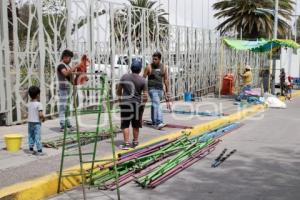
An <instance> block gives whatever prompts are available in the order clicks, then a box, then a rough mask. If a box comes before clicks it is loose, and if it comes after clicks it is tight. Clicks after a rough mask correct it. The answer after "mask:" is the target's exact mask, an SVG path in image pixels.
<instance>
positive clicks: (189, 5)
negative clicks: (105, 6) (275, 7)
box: [110, 0, 300, 29]
mask: <svg viewBox="0 0 300 200" xmlns="http://www.w3.org/2000/svg"><path fill="white" fill-rule="evenodd" d="M110 1H114V2H121V3H125V2H127V0H110ZM217 1H218V0H157V2H159V3H160V4H162V7H163V8H164V9H165V10H166V11H168V10H169V13H170V23H171V24H177V25H182V26H183V25H187V26H192V25H193V26H194V27H199V28H204V29H214V28H215V27H216V26H217V25H218V24H219V23H220V21H219V20H217V19H215V18H214V17H213V15H214V13H215V11H214V10H213V8H212V5H213V4H214V3H215V2H217ZM168 2H169V4H170V8H169V9H168ZM176 2H177V6H176ZM295 2H296V6H295V7H296V8H295V13H294V14H295V15H300V0H295ZM176 7H177V9H176ZM176 13H177V15H176ZM176 16H177V17H176ZM176 19H177V23H176ZM292 23H293V22H292Z"/></svg>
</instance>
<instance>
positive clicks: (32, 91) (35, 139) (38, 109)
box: [28, 86, 45, 155]
mask: <svg viewBox="0 0 300 200" xmlns="http://www.w3.org/2000/svg"><path fill="white" fill-rule="evenodd" d="M40 92H41V91H40V89H39V88H38V87H36V86H31V87H30V88H29V90H28V94H29V96H30V98H31V101H30V102H29V104H28V144H29V151H31V152H33V153H34V151H33V148H34V145H36V148H37V153H36V154H37V155H43V150H42V142H41V125H42V123H41V122H43V121H45V117H44V115H43V106H42V104H41V103H40V102H39V99H40Z"/></svg>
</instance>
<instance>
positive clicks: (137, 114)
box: [117, 59, 147, 149]
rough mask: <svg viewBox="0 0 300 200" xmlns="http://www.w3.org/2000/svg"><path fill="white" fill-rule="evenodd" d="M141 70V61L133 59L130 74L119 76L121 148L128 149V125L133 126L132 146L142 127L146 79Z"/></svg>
mask: <svg viewBox="0 0 300 200" xmlns="http://www.w3.org/2000/svg"><path fill="white" fill-rule="evenodd" d="M141 70H142V62H141V60H139V59H135V60H133V62H132V65H131V71H132V73H131V74H125V75H123V76H122V77H121V80H120V83H119V85H118V89H117V95H118V96H119V102H120V107H121V129H122V131H123V136H124V144H123V145H121V148H122V149H129V148H130V143H129V125H130V123H131V126H132V128H133V141H132V147H133V148H134V147H136V146H137V145H138V136H139V128H141V127H142V115H143V108H144V104H145V103H146V102H147V83H146V79H145V78H143V77H141V76H140V75H139V73H140V72H141Z"/></svg>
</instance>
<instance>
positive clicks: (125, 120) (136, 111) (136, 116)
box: [120, 103, 144, 129]
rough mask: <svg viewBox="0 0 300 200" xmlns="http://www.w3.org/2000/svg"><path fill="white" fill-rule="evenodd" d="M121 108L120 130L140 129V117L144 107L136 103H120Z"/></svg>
mask: <svg viewBox="0 0 300 200" xmlns="http://www.w3.org/2000/svg"><path fill="white" fill-rule="evenodd" d="M120 108H121V129H125V128H129V126H130V123H131V126H132V127H133V128H142V116H143V110H144V107H143V106H141V105H140V104H137V103H122V104H121V105H120Z"/></svg>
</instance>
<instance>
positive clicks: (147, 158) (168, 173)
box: [87, 123, 241, 190]
mask: <svg viewBox="0 0 300 200" xmlns="http://www.w3.org/2000/svg"><path fill="white" fill-rule="evenodd" d="M240 126H241V124H239V123H234V124H228V125H226V126H222V127H220V128H218V129H215V130H213V131H210V132H206V133H204V134H202V135H200V136H197V137H193V138H190V137H189V133H187V132H183V135H182V136H180V137H179V138H177V139H172V140H167V139H166V140H162V141H159V142H157V143H155V144H151V145H148V146H144V147H140V148H138V149H135V150H132V151H129V152H126V153H123V154H119V155H118V161H117V171H118V176H119V179H118V181H119V183H118V185H119V187H121V186H124V185H125V184H127V183H129V182H131V181H135V182H136V183H137V184H139V185H140V186H141V187H143V188H154V187H156V186H158V185H160V184H161V183H163V182H165V181H166V180H168V179H170V178H171V177H173V176H174V175H176V174H178V173H179V172H181V171H183V170H184V169H186V168H188V167H190V166H191V165H193V164H194V163H196V162H197V161H199V160H201V159H202V158H204V157H205V156H206V155H208V154H209V153H210V152H212V151H213V150H214V149H215V147H216V145H217V144H219V142H220V139H219V138H220V137H222V136H224V135H225V134H227V133H229V132H231V131H233V130H235V129H237V128H239V127H240ZM97 168H98V170H94V173H93V175H92V176H91V177H87V179H88V180H89V182H91V183H92V185H94V186H96V187H98V188H99V189H103V190H114V189H116V188H117V182H116V179H115V172H114V171H113V163H106V164H101V165H98V166H97Z"/></svg>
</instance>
